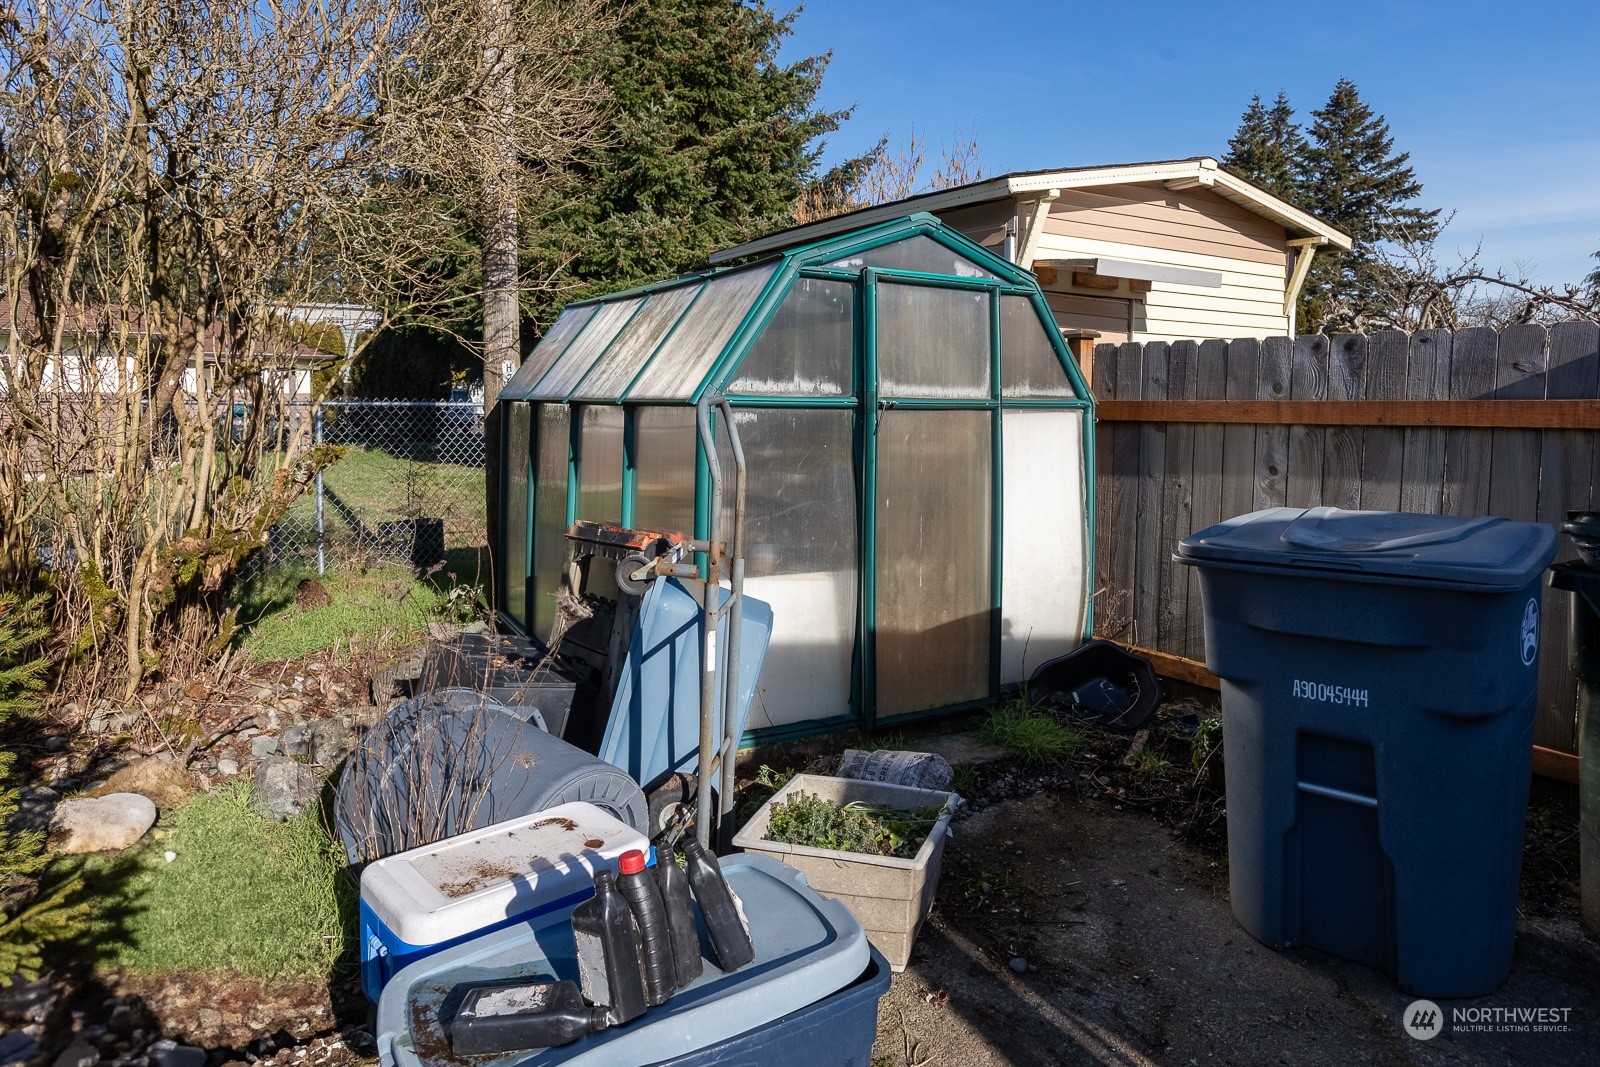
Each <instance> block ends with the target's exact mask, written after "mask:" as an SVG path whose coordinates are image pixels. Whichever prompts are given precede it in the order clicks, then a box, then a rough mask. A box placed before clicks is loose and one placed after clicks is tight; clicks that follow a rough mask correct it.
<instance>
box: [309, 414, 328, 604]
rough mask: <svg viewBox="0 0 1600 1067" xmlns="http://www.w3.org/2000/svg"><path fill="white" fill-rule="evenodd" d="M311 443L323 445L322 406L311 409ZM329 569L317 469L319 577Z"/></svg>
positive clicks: (320, 488)
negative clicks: (325, 556)
mask: <svg viewBox="0 0 1600 1067" xmlns="http://www.w3.org/2000/svg"><path fill="white" fill-rule="evenodd" d="M311 443H312V445H313V446H315V447H321V445H322V405H321V404H318V405H317V406H316V407H314V408H312V409H311ZM326 568H327V562H326V561H325V560H324V559H323V555H322V467H321V465H320V464H319V465H318V467H317V577H319V578H320V577H322V575H323V573H324V571H325V570H326Z"/></svg>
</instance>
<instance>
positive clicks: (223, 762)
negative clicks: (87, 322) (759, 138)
mask: <svg viewBox="0 0 1600 1067" xmlns="http://www.w3.org/2000/svg"><path fill="white" fill-rule="evenodd" d="M217 773H218V774H220V775H224V776H226V777H228V778H232V777H233V776H234V775H236V774H238V773H239V761H238V760H235V759H227V758H223V759H219V760H217Z"/></svg>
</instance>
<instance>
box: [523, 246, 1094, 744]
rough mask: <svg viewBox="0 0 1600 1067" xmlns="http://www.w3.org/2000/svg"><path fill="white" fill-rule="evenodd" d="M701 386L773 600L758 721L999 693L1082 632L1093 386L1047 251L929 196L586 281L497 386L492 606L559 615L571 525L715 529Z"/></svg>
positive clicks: (535, 616) (906, 712)
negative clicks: (735, 463) (1020, 247)
mask: <svg viewBox="0 0 1600 1067" xmlns="http://www.w3.org/2000/svg"><path fill="white" fill-rule="evenodd" d="M707 396H723V397H726V398H727V400H728V402H729V404H730V406H731V408H732V411H733V415H732V418H733V421H734V423H735V424H736V429H737V431H738V436H739V438H740V440H741V442H742V445H743V450H744V454H745V457H746V464H747V470H748V489H747V505H746V507H747V514H746V523H745V558H746V580H745V586H744V588H745V592H746V594H747V595H749V596H751V597H755V598H758V599H760V600H764V601H766V602H767V603H769V604H770V605H771V606H772V609H773V614H774V621H773V629H772V640H771V645H770V647H769V649H768V652H767V657H766V662H765V665H764V667H763V669H762V671H761V676H760V682H759V688H758V690H757V693H756V697H755V702H754V706H753V707H752V709H751V712H750V728H751V731H752V732H753V734H754V735H755V737H756V738H758V739H767V738H772V737H776V736H782V735H787V734H798V733H802V732H809V731H816V730H820V729H824V728H827V729H832V728H837V727H839V726H849V725H855V724H858V723H859V724H861V725H865V726H872V725H875V724H882V723H885V722H892V721H895V720H897V719H905V718H911V717H918V716H923V715H928V714H932V713H936V712H940V711H947V710H954V709H958V708H963V707H972V706H975V705H980V704H984V703H988V702H991V701H993V700H995V699H996V698H998V697H999V696H1000V694H1001V692H1002V690H1003V689H1004V688H1005V687H1008V686H1013V685H1015V684H1017V683H1020V682H1023V681H1025V680H1026V678H1027V676H1028V674H1029V673H1030V672H1031V671H1032V670H1033V668H1035V667H1036V666H1038V665H1039V664H1041V663H1043V662H1044V661H1046V660H1048V659H1051V658H1053V657H1055V656H1059V655H1061V654H1063V653H1065V652H1068V651H1071V650H1072V649H1074V648H1076V647H1077V646H1078V644H1079V643H1080V642H1082V641H1083V640H1084V639H1085V637H1086V636H1087V635H1088V632H1089V626H1090V593H1091V590H1090V587H1089V581H1090V575H1091V574H1092V573H1093V569H1092V560H1091V551H1092V545H1091V541H1090V538H1091V530H1092V529H1093V523H1092V521H1091V515H1092V508H1093V499H1092V494H1093V479H1092V478H1091V477H1089V476H1088V472H1089V471H1091V470H1092V469H1093V465H1092V456H1091V446H1092V438H1093V421H1094V414H1093V402H1092V400H1091V399H1090V397H1089V395H1088V392H1087V390H1086V389H1085V388H1084V387H1083V381H1082V378H1081V376H1080V375H1079V373H1078V369H1077V367H1076V366H1075V364H1074V363H1073V361H1072V359H1071V358H1070V356H1069V354H1068V351H1067V349H1066V347H1065V345H1064V343H1063V341H1062V339H1061V336H1060V333H1059V331H1058V330H1057V329H1056V326H1055V321H1054V319H1053V318H1052V317H1051V315H1050V311H1049V309H1048V308H1047V307H1046V305H1045V301H1044V297H1043V295H1042V294H1041V292H1040V290H1039V287H1038V284H1037V283H1036V281H1035V280H1034V277H1033V275H1031V274H1029V273H1028V272H1026V271H1024V270H1022V269H1020V268H1018V267H1017V266H1015V265H1014V264H1011V263H1008V262H1006V261H1005V260H1003V259H1000V258H998V257H996V256H995V255H993V254H992V253H990V252H988V251H986V250H985V249H983V248H981V247H979V246H978V245H976V244H974V243H972V242H971V241H969V240H967V239H966V238H965V237H963V236H962V235H961V234H959V233H957V232H956V231H954V230H951V229H948V228H946V227H945V226H943V225H941V224H940V223H939V222H938V220H936V219H934V218H933V217H932V216H931V215H913V216H909V217H907V218H903V219H900V220H898V221H895V222H891V223H887V224H884V225H879V226H874V227H870V228H866V229H862V230H858V231H855V232H853V233H849V234H845V235H842V236H838V237H834V238H830V239H828V240H826V241H823V242H820V243H817V244H812V245H808V246H805V247H801V248H796V249H792V250H789V251H787V252H784V253H782V254H781V255H778V256H775V257H771V258H767V259H763V260H760V261H756V262H751V263H747V264H743V265H738V266H733V267H729V268H725V269H721V270H716V271H710V272H705V273H700V274H695V275H690V276H687V277H682V278H677V279H673V280H671V281H667V282H660V283H657V284H653V285H649V286H645V287H643V288H639V289H633V290H629V291H626V292H620V293H616V294H613V295H610V296H606V297H602V298H598V299H594V300H586V301H582V302H579V303H575V304H571V305H569V306H568V307H567V308H566V309H565V310H564V311H563V312H562V313H561V316H560V317H559V318H558V319H557V320H556V322H555V323H554V324H553V325H552V326H551V328H550V330H549V332H548V333H547V334H546V335H545V337H544V339H543V340H542V341H541V342H540V343H539V345H538V347H537V348H535V349H534V350H533V352H532V353H531V354H530V355H529V356H528V359H527V360H526V362H525V363H524V364H523V366H522V368H521V369H520V370H519V371H518V373H517V374H516V376H515V377H514V378H513V379H512V380H511V382H509V383H508V384H507V386H506V388H505V390H504V391H503V392H502V393H501V396H500V403H501V405H502V407H501V409H500V410H501V416H502V419H503V425H504V427H505V429H504V433H503V434H502V442H503V449H504V452H503V455H502V459H503V463H502V468H501V469H502V471H503V475H502V477H503V478H504V481H503V483H502V485H501V493H500V500H501V501H502V504H501V507H500V509H499V511H500V514H499V516H498V519H497V520H495V521H494V524H495V526H496V532H495V536H496V537H497V538H498V539H499V543H498V545H497V548H498V549H499V551H498V552H497V559H498V560H499V566H500V569H501V571H502V573H503V575H504V577H503V578H502V580H501V581H500V582H499V583H498V585H499V588H498V589H497V590H496V593H497V606H498V608H499V610H500V614H501V617H502V619H504V620H505V621H507V622H509V623H510V624H511V625H512V626H513V627H515V628H516V629H518V630H520V631H522V632H524V633H526V634H528V635H529V636H532V637H535V638H538V639H541V640H542V639H546V638H548V637H549V635H550V630H551V626H552V624H553V622H554V619H555V613H556V604H555V600H554V593H555V591H556V589H557V587H558V584H559V581H560V576H561V572H562V569H563V565H564V561H565V559H566V552H567V544H566V531H567V529H568V527H569V525H570V524H572V523H574V522H576V521H579V520H589V521H594V522H611V523H620V524H621V525H623V526H627V527H633V528H638V529H647V530H659V531H682V532H684V533H690V534H692V535H693V536H695V537H697V538H701V539H705V538H707V537H708V536H709V530H710V526H711V523H710V512H711V508H712V503H711V500H712V494H711V475H710V469H711V463H710V461H709V458H708V456H707V455H705V454H704V453H705V446H704V445H703V444H702V443H701V441H700V437H699V435H698V434H697V431H696V421H695V420H696V406H695V405H696V404H697V403H699V402H700V401H701V400H702V398H704V397H707ZM715 432H716V451H717V452H718V454H719V457H720V456H721V454H722V453H724V452H725V450H726V449H727V434H726V432H725V430H724V429H723V428H721V427H716V429H715ZM720 467H721V469H724V470H726V469H731V467H732V462H731V459H726V460H724V461H723V462H722V463H721V464H720ZM729 495H731V494H729ZM723 506H724V513H725V514H726V513H727V510H728V509H729V508H730V507H731V505H730V503H729V501H728V499H727V497H726V496H725V498H724V504H723ZM722 528H723V529H724V530H726V529H727V528H728V526H727V524H726V523H724V524H723V525H722ZM610 580H612V579H610V578H607V577H602V578H600V579H598V580H597V579H595V578H593V577H591V579H590V583H591V589H590V592H597V591H598V592H600V593H601V594H602V595H605V594H606V590H605V589H596V588H594V586H596V585H597V584H599V583H600V582H604V581H610ZM612 589H613V591H614V586H613V587H612Z"/></svg>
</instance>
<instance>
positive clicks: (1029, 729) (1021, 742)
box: [978, 700, 1089, 764]
mask: <svg viewBox="0 0 1600 1067" xmlns="http://www.w3.org/2000/svg"><path fill="white" fill-rule="evenodd" d="M978 739H979V740H980V741H982V742H983V743H984V744H987V745H994V746H996V747H998V748H1003V749H1005V750H1006V751H1008V752H1010V753H1011V754H1012V755H1014V756H1017V757H1019V758H1021V759H1022V761H1023V762H1024V763H1031V764H1039V763H1051V762H1055V761H1058V760H1069V759H1071V758H1072V757H1074V756H1076V755H1077V754H1078V753H1079V752H1081V751H1083V747H1084V745H1086V744H1087V743H1088V740H1089V735H1088V734H1086V733H1084V732H1083V731H1082V730H1079V729H1077V728H1075V727H1072V726H1068V725H1066V724H1065V723H1063V722H1061V721H1059V720H1058V719H1056V718H1054V717H1053V716H1051V715H1048V714H1045V713H1044V712H1041V711H1038V710H1036V709H1035V708H1033V707H1032V706H1030V705H1029V704H1028V703H1027V702H1026V701H1021V700H1019V701H1015V702H1013V703H1010V704H1006V705H1004V706H1002V707H998V708H996V709H994V711H993V712H991V713H990V714H989V718H988V721H987V722H985V723H984V724H983V726H981V727H980V728H979V729H978Z"/></svg>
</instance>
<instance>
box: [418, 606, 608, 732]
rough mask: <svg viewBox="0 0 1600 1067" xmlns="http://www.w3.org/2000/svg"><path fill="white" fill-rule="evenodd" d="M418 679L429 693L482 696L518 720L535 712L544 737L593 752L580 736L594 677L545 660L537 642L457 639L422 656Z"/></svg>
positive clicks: (591, 708)
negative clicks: (463, 692) (459, 692)
mask: <svg viewBox="0 0 1600 1067" xmlns="http://www.w3.org/2000/svg"><path fill="white" fill-rule="evenodd" d="M423 678H424V680H425V681H426V682H427V683H428V684H429V685H430V687H431V688H435V689H447V688H450V687H453V686H456V687H461V688H464V689H471V690H474V691H475V692H479V693H485V694H487V695H488V696H489V697H490V699H492V700H494V701H495V703H497V704H501V705H503V706H505V707H506V708H508V709H510V710H511V711H512V712H513V713H515V714H517V715H519V716H520V717H521V718H522V719H524V720H528V719H532V718H534V715H533V713H534V712H535V711H536V712H538V721H539V722H540V723H541V724H542V725H543V726H544V728H545V729H546V730H548V731H549V732H550V733H552V734H554V735H555V736H557V737H559V738H561V739H562V740H564V741H567V742H569V743H571V744H575V745H577V746H578V747H579V748H582V749H585V750H586V751H590V752H592V751H593V750H594V746H593V745H591V744H588V743H587V740H588V739H587V736H586V727H587V726H588V724H589V722H590V720H592V719H593V717H594V715H595V709H596V706H597V703H598V701H599V692H600V691H599V686H598V685H597V684H596V682H595V678H594V671H593V670H592V669H590V668H588V667H585V666H583V665H582V664H578V663H573V662H572V661H570V660H567V659H565V658H560V657H550V656H547V649H546V648H545V646H544V645H542V644H540V643H539V642H536V641H530V640H528V639H527V638H524V637H517V636H514V635H512V634H461V635H460V636H458V637H456V638H454V639H453V640H450V641H446V642H443V643H441V644H437V645H434V646H433V647H431V648H430V649H429V650H428V658H427V661H426V663H425V664H424V665H423ZM580 734H585V736H579V735H580Z"/></svg>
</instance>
